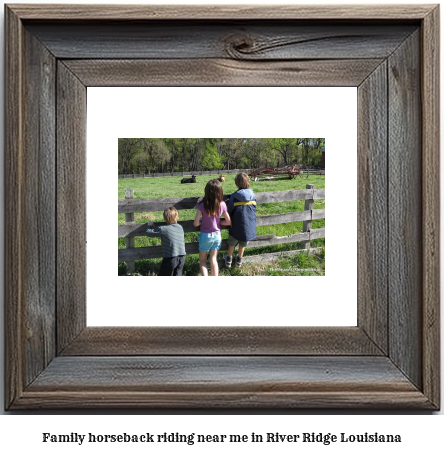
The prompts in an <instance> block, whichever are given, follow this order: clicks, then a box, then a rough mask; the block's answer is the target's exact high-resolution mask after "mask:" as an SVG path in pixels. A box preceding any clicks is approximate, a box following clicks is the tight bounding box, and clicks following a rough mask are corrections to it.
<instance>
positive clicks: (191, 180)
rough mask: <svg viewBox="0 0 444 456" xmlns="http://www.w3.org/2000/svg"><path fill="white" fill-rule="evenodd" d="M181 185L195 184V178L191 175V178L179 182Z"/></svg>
mask: <svg viewBox="0 0 444 456" xmlns="http://www.w3.org/2000/svg"><path fill="white" fill-rule="evenodd" d="M180 183H181V184H195V183H196V176H195V175H194V174H193V176H192V177H184V178H183V179H182V180H181V181H180Z"/></svg>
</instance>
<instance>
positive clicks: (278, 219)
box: [118, 185, 325, 269]
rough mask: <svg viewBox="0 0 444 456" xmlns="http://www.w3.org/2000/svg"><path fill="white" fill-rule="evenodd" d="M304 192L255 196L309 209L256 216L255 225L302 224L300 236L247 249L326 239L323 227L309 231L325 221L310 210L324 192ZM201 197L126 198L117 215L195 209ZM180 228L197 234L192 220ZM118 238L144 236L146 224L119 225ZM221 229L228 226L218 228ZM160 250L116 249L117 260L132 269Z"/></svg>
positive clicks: (190, 247)
mask: <svg viewBox="0 0 444 456" xmlns="http://www.w3.org/2000/svg"><path fill="white" fill-rule="evenodd" d="M307 187H311V188H307V189H305V190H287V191H283V192H264V193H257V194H256V199H257V202H258V204H261V203H280V202H286V201H297V200H305V201H306V204H305V208H306V209H307V208H310V209H309V210H304V211H298V212H288V213H285V214H273V215H263V216H258V217H257V222H256V225H257V226H266V225H277V224H281V223H289V222H298V221H302V222H304V228H303V232H302V233H296V234H291V235H289V236H276V235H265V236H257V237H256V239H254V240H253V241H250V242H249V244H248V247H249V248H250V247H251V248H254V247H263V246H268V245H276V244H286V243H290V242H302V243H303V247H304V249H309V248H310V241H312V240H314V239H319V238H323V237H325V228H319V229H311V222H312V221H313V220H319V219H323V218H325V209H312V207H313V203H314V200H316V199H325V189H323V188H322V189H316V188H314V186H313V185H308V186H307ZM229 197H230V195H224V200H228V199H229ZM201 200H202V197H189V198H155V199H126V200H119V206H118V207H119V213H120V214H121V213H124V214H126V215H128V214H134V213H135V212H149V211H160V210H164V209H165V207H168V206H173V205H174V206H175V207H176V209H178V210H183V209H194V208H195V207H196V206H197V205H198V203H199V202H200V201H201ZM178 223H179V224H180V225H182V227H183V229H184V232H186V233H190V232H196V231H200V228H199V227H197V228H196V227H195V226H194V224H193V220H186V221H179V222H178ZM165 224H166V223H165V222H163V223H156V225H157V226H162V225H165ZM118 227H119V230H118V236H119V238H126V239H127V240H128V239H134V237H136V236H146V235H147V234H146V233H145V229H146V223H142V224H140V223H133V222H130V223H127V224H125V225H118ZM221 228H222V229H228V227H225V226H221ZM227 249H228V244H227V241H226V240H223V241H222V247H221V250H227ZM185 251H186V253H187V254H188V255H192V254H197V253H199V243H198V242H190V243H186V244H185ZM161 257H162V247H161V246H151V247H138V248H134V247H130V248H126V249H119V253H118V261H120V262H122V261H124V262H127V264H128V263H130V269H132V268H133V264H134V263H133V262H134V261H137V260H143V259H150V258H161Z"/></svg>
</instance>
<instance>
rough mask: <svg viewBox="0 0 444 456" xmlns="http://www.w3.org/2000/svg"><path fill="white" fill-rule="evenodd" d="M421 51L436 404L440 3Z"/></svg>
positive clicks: (429, 370)
mask: <svg viewBox="0 0 444 456" xmlns="http://www.w3.org/2000/svg"><path fill="white" fill-rule="evenodd" d="M421 33H422V36H421V38H422V39H421V43H422V54H423V55H424V56H425V58H424V62H423V66H422V75H421V76H422V81H423V84H422V88H421V98H422V109H423V117H422V129H423V136H422V160H423V163H422V222H423V224H422V234H423V277H422V278H423V281H424V283H425V284H427V286H425V287H423V322H422V334H423V347H424V352H423V355H422V356H423V358H422V363H423V368H424V372H423V377H422V380H423V388H424V391H425V394H427V396H428V397H429V398H430V400H431V401H432V402H433V403H434V404H436V405H437V406H439V404H440V399H441V394H440V380H439V372H440V334H439V321H440V236H439V233H440V214H439V210H438V209H437V208H439V207H440V193H439V188H440V184H439V169H440V157H439V155H440V154H439V151H440V138H439V120H440V114H439V103H440V73H439V60H440V59H439V50H440V44H439V6H436V8H434V10H433V11H432V12H431V13H430V14H429V15H428V16H426V18H425V19H424V21H423V25H422V30H421Z"/></svg>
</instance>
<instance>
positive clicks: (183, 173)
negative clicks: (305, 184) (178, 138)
mask: <svg viewBox="0 0 444 456" xmlns="http://www.w3.org/2000/svg"><path fill="white" fill-rule="evenodd" d="M251 171H253V170H252V169H245V168H244V169H214V170H213V171H180V172H177V173H145V174H119V179H136V178H137V179H138V178H145V177H147V178H148V177H179V176H180V177H183V176H190V177H191V176H192V175H193V174H194V175H195V176H209V175H214V174H218V175H219V174H237V173H247V174H249V173H250V172H251ZM307 172H308V173H309V174H325V169H310V170H308V171H307V170H304V173H307Z"/></svg>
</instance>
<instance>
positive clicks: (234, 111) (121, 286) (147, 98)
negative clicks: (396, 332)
mask: <svg viewBox="0 0 444 456" xmlns="http://www.w3.org/2000/svg"><path fill="white" fill-rule="evenodd" d="M87 118H88V128H87V131H88V145H87V208H88V210H87V241H88V244H87V270H88V274H87V283H88V287H87V321H88V326H113V325H117V326H122V325H124V326H141V325H142V326H356V323H357V319H356V318H357V317H356V315H357V263H356V259H357V197H356V194H357V152H356V151H357V148H356V144H357V136H356V135H357V89H356V87H320V88H319V87H318V88H317V87H145V88H122V87H120V88H116V87H107V88H102V87H91V88H88V116H87ZM119 137H121V138H126V137H129V138H133V137H136V138H140V137H142V138H221V137H222V138H239V137H241V138H257V137H262V138H263V137H265V138H281V137H294V138H296V137H297V138H311V137H318V138H319V137H321V138H326V232H327V234H326V275H325V276H316V277H219V278H218V279H215V278H203V277H179V278H178V277H126V276H120V277H116V275H117V245H116V244H117V241H116V234H117V223H116V222H117V221H116V218H117V216H116V214H117V185H118V182H117V181H118V179H117V139H118V138H119ZM232 177H233V176H232ZM177 179H178V180H179V179H180V177H178V178H177ZM198 179H199V180H205V179H206V177H205V176H202V177H198ZM131 183H132V180H131V179H128V180H126V181H125V184H126V185H127V187H131ZM251 187H252V188H253V189H254V182H252V184H251ZM196 196H197V195H196ZM97 202H99V204H97ZM344 215H345V217H344Z"/></svg>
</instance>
